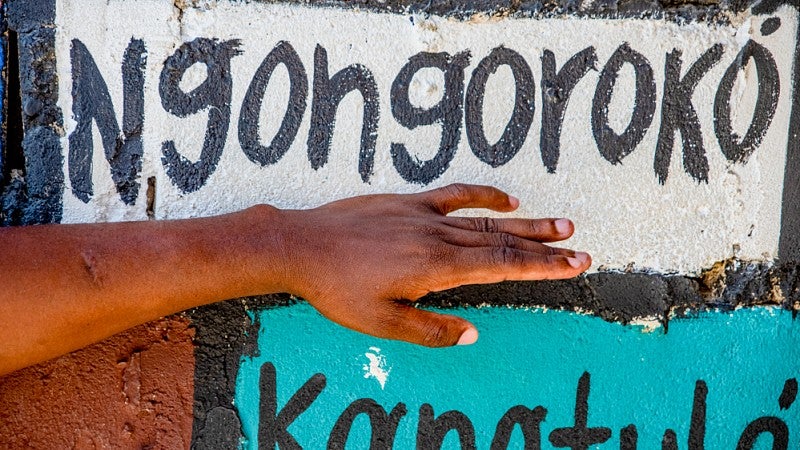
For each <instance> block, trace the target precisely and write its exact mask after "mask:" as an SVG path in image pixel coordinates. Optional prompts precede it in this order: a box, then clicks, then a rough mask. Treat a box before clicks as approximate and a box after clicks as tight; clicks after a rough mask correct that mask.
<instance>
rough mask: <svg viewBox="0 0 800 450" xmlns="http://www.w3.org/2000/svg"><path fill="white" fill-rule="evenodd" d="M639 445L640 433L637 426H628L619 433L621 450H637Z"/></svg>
mask: <svg viewBox="0 0 800 450" xmlns="http://www.w3.org/2000/svg"><path fill="white" fill-rule="evenodd" d="M638 445H639V432H638V431H637V430H636V425H633V424H631V425H628V426H627V427H625V428H623V429H621V430H620V431H619V450H636V449H637V446H638Z"/></svg>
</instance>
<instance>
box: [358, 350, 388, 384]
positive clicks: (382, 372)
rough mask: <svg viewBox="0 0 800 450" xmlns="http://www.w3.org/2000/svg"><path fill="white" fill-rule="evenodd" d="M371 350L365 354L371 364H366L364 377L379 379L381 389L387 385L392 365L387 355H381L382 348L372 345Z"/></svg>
mask: <svg viewBox="0 0 800 450" xmlns="http://www.w3.org/2000/svg"><path fill="white" fill-rule="evenodd" d="M369 350H370V351H368V352H367V353H364V356H366V357H367V359H368V360H369V364H364V366H363V369H364V378H374V379H376V380H378V383H379V384H380V385H381V389H383V388H384V387H385V386H386V380H387V379H388V378H389V372H391V371H392V367H391V366H388V365H387V363H386V357H385V356H384V355H381V349H380V348H378V347H370V348H369Z"/></svg>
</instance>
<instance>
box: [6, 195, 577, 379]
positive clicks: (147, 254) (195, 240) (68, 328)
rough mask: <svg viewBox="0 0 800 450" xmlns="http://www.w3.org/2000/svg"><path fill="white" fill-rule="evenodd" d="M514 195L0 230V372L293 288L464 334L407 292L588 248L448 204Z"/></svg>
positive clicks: (562, 271)
mask: <svg viewBox="0 0 800 450" xmlns="http://www.w3.org/2000/svg"><path fill="white" fill-rule="evenodd" d="M517 206H519V201H518V200H516V199H514V198H513V197H509V196H508V195H507V194H505V193H503V192H501V191H499V190H497V189H494V188H491V187H486V186H470V185H459V184H456V185H451V186H448V187H444V188H440V189H435V190H432V191H427V192H422V193H419V194H410V195H370V196H363V197H356V198H351V199H344V200H339V201H336V202H332V203H329V204H327V205H323V206H321V207H319V208H315V209H310V210H302V211H300V210H297V211H283V210H277V209H275V208H272V207H269V206H256V207H253V208H249V209H247V210H244V211H241V212H238V213H233V214H228V215H224V216H218V217H210V218H202V219H189V220H181V221H163V222H161V221H150V222H130V223H106V224H86V225H51V226H36V227H25V228H7V229H0V243H2V246H3V248H4V254H3V256H4V258H3V259H2V260H0V286H2V287H3V289H2V293H0V374H2V373H7V372H10V371H12V370H15V369H18V368H21V367H24V366H26V365H30V364H34V363H37V362H40V361H44V360H46V359H48V358H51V357H54V356H57V355H60V354H62V353H66V352H69V351H72V350H75V349H77V348H80V347H82V346H84V345H87V344H89V343H92V342H96V341H98V340H100V339H103V338H105V337H108V336H110V335H112V334H114V333H118V332H120V331H122V330H124V329H126V328H129V327H132V326H135V325H138V324H140V323H144V322H147V321H149V320H152V319H156V318H158V317H161V316H164V315H168V314H172V313H175V312H178V311H182V310H184V309H188V308H191V307H194V306H200V305H204V304H207V303H211V302H215V301H218V300H223V299H227V298H234V297H241V296H248V295H256V294H266V293H271V292H288V293H291V294H295V295H299V296H302V297H304V298H306V299H307V300H308V301H309V302H311V304H312V305H314V307H316V308H317V309H318V310H319V311H320V313H322V314H323V315H325V316H326V317H328V318H329V319H331V320H333V321H335V322H337V323H339V324H341V325H343V326H345V327H348V328H351V329H353V330H357V331H360V332H363V333H367V334H371V335H373V336H378V337H383V338H389V339H398V340H404V341H408V342H413V343H417V344H422V345H427V346H448V345H455V344H469V343H472V342H475V340H476V339H477V337H478V335H477V330H476V329H475V327H474V326H473V325H471V324H470V323H469V322H467V321H465V320H463V319H461V318H458V317H455V316H447V315H442V314H436V313H433V312H430V311H423V310H420V309H417V308H415V307H413V306H411V305H409V304H408V301H415V300H417V299H419V298H420V297H422V296H424V295H425V294H427V293H429V292H432V291H441V290H444V289H450V288H453V287H456V286H460V285H463V284H474V283H496V282H499V281H504V280H540V279H554V278H569V277H574V276H576V275H578V274H580V273H581V272H583V271H584V270H586V269H587V268H589V266H590V265H591V258H590V257H589V255H588V254H586V253H581V252H574V251H572V250H569V249H563V248H557V247H551V246H549V245H546V244H544V243H549V242H555V241H560V240H563V239H567V238H569V237H570V236H571V235H572V232H573V225H572V223H571V222H570V221H569V220H566V219H535V220H534V219H490V218H458V217H449V216H448V214H450V213H452V212H454V211H456V210H459V209H462V208H488V209H492V210H494V211H498V212H510V211H513V210H514V209H516V208H517ZM398 300H400V301H398Z"/></svg>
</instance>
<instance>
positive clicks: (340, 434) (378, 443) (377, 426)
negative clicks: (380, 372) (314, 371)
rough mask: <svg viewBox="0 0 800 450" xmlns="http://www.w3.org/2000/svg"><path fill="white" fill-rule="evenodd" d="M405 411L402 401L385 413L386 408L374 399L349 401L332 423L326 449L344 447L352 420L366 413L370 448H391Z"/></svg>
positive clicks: (380, 449) (374, 449)
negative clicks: (369, 431)
mask: <svg viewBox="0 0 800 450" xmlns="http://www.w3.org/2000/svg"><path fill="white" fill-rule="evenodd" d="M406 412H407V410H406V405H405V404H403V403H398V404H397V405H395V407H394V408H392V412H390V413H389V414H386V410H385V409H383V407H382V406H381V405H379V404H378V403H377V402H376V401H375V400H373V399H371V398H361V399H358V400H356V401H354V402H353V403H350V405H349V406H348V407H347V408H346V409H345V410H344V411H343V412H342V414H341V415H339V418H338V419H337V420H336V423H335V424H334V425H333V430H331V434H330V436H329V438H328V450H344V449H345V444H347V437H348V436H349V435H350V429H351V428H352V426H353V421H355V420H356V417H358V416H359V415H361V414H366V416H367V417H368V418H369V423H370V426H371V428H372V433H371V437H370V445H369V448H370V450H392V447H393V446H394V438H395V436H396V434H397V426H398V424H399V423H400V419H402V418H403V416H405V415H406Z"/></svg>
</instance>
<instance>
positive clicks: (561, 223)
mask: <svg viewBox="0 0 800 450" xmlns="http://www.w3.org/2000/svg"><path fill="white" fill-rule="evenodd" d="M554 225H555V226H556V231H558V234H568V233H569V226H570V221H569V219H558V220H556V221H555V222H554Z"/></svg>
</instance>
